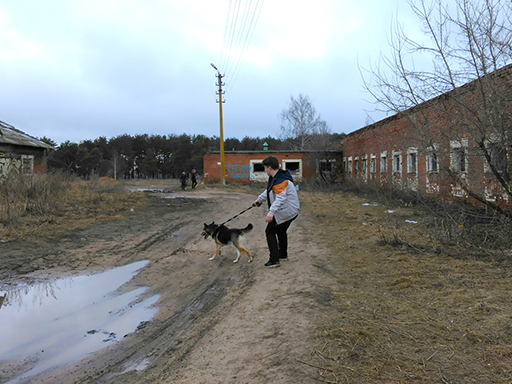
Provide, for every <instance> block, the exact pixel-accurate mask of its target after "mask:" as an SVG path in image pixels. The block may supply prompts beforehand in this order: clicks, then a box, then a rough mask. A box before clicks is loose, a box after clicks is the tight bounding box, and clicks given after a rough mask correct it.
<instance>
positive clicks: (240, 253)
mask: <svg viewBox="0 0 512 384" xmlns="http://www.w3.org/2000/svg"><path fill="white" fill-rule="evenodd" d="M236 252H237V258H236V260H235V261H233V263H238V260H240V256H242V252H243V253H245V254H246V255H247V257H248V258H249V263H250V262H252V257H251V254H250V253H249V251H248V250H247V249H245V248H244V247H242V246H241V245H239V246H238V247H236Z"/></svg>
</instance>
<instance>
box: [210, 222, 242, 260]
mask: <svg viewBox="0 0 512 384" xmlns="http://www.w3.org/2000/svg"><path fill="white" fill-rule="evenodd" d="M251 230H252V224H249V225H247V227H245V228H243V229H235V228H233V229H230V228H228V227H226V226H225V225H224V224H221V225H218V224H215V222H213V223H211V224H206V223H205V224H204V229H203V232H202V235H203V236H204V238H205V239H207V238H208V236H211V237H212V239H213V240H215V244H217V247H216V249H215V254H214V255H213V256H212V257H210V258H209V259H208V260H213V259H215V258H216V257H217V255H218V254H219V253H220V252H219V251H220V247H222V246H224V245H230V244H231V245H233V246H234V247H235V248H236V259H235V260H234V261H233V263H238V260H240V256H241V255H242V252H243V253H245V254H246V255H247V257H248V258H249V263H250V262H251V261H252V257H251V254H250V253H249V251H248V250H247V249H246V248H245V243H246V238H245V234H246V233H248V232H250V231H251Z"/></svg>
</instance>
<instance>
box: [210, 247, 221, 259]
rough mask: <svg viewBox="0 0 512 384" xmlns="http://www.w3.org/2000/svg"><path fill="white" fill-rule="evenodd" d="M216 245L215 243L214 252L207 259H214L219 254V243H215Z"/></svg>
mask: <svg viewBox="0 0 512 384" xmlns="http://www.w3.org/2000/svg"><path fill="white" fill-rule="evenodd" d="M216 245H217V247H216V248H215V254H214V255H213V256H212V257H210V258H209V259H208V260H213V259H215V258H216V257H217V255H218V254H219V249H220V244H219V243H217V244H216Z"/></svg>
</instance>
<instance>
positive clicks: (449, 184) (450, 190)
mask: <svg viewBox="0 0 512 384" xmlns="http://www.w3.org/2000/svg"><path fill="white" fill-rule="evenodd" d="M500 71H501V70H500ZM500 81H501V82H502V84H503V92H502V94H503V95H504V96H505V97H510V98H511V99H512V95H511V93H512V91H511V90H512V67H507V68H504V69H503V71H502V72H500ZM451 95H453V94H446V95H442V96H440V97H438V98H435V99H433V100H430V101H428V102H426V103H423V104H422V105H420V106H418V107H415V108H413V109H410V110H408V111H405V112H404V114H402V115H395V116H392V117H389V118H387V119H384V120H382V121H380V122H377V123H375V124H372V125H370V126H367V127H365V128H362V129H360V130H358V131H356V132H353V133H351V134H349V135H347V136H346V137H345V139H344V143H343V152H344V161H345V172H346V177H348V178H351V179H355V180H360V181H363V182H366V183H374V184H375V185H377V186H382V187H383V186H386V187H389V186H394V187H399V188H403V189H407V190H413V191H417V192H418V193H419V194H424V195H427V196H436V197H437V196H440V197H441V198H443V199H446V200H453V199H456V198H465V199H468V200H470V199H469V196H467V194H466V193H465V192H464V191H463V190H462V189H461V188H458V187H457V185H456V183H454V182H453V179H452V178H451V177H450V176H449V173H448V171H447V170H446V169H445V168H444V166H448V167H450V166H451V164H452V163H451V156H452V154H451V153H452V152H453V149H452V148H451V147H450V143H451V142H452V143H454V142H461V141H462V142H463V143H467V147H466V153H467V162H466V165H467V170H466V172H461V173H460V174H457V176H458V177H460V178H461V180H462V182H463V183H465V185H467V186H468V187H469V188H470V189H471V190H473V191H475V192H476V193H477V194H479V195H482V196H486V198H487V199H488V200H491V201H493V202H496V203H498V204H500V205H504V204H512V201H509V200H508V197H507V195H506V194H505V193H504V191H503V189H502V187H501V186H500V185H499V184H498V183H497V181H496V179H495V177H494V176H493V175H491V174H489V173H488V172H485V171H484V169H485V168H484V162H485V160H484V158H483V156H482V153H481V151H480V150H479V147H478V144H477V141H476V140H477V139H478V137H475V136H478V135H471V134H470V133H469V132H468V129H467V128H466V124H468V123H469V124H473V123H472V120H471V119H474V118H475V116H478V113H479V107H480V106H481V105H482V101H481V98H480V97H479V93H478V92H475V91H474V86H473V85H472V84H471V83H470V84H468V85H466V86H464V87H461V88H460V89H459V92H458V93H457V94H456V95H455V96H454V97H457V98H458V100H459V101H460V100H462V101H463V103H464V104H466V105H471V106H473V107H474V108H472V109H473V110H471V111H465V110H464V109H463V108H461V107H460V105H461V103H459V102H455V101H454V98H452V97H451ZM510 112H512V111H510ZM508 130H509V138H510V137H512V127H508ZM425 133H426V135H425ZM429 143H433V144H435V146H436V149H437V156H438V160H439V161H438V172H436V173H432V172H428V170H427V155H428V154H429V153H430V152H431V148H432V147H431V146H430V145H429ZM414 149H415V150H416V151H417V155H416V164H417V169H416V172H414V173H411V172H408V167H407V156H408V152H411V151H413V150H414ZM383 152H386V155H387V158H386V163H387V171H386V172H381V166H380V163H381V155H382V153H383ZM397 152H400V153H401V166H400V170H401V172H400V173H398V172H393V165H392V161H393V153H397ZM511 152H512V151H511V146H510V143H509V145H508V166H509V171H510V170H511V169H512V162H511V160H512V156H511ZM372 157H374V158H375V163H376V169H375V172H371V169H370V168H371V161H372V160H371V159H372ZM350 158H352V163H351V164H352V169H348V168H349V159H350ZM356 158H358V169H357V170H356V169H355V160H356ZM364 159H366V160H364ZM363 162H366V172H364V171H363V168H364V167H363V164H362V163H363ZM443 164H444V166H443Z"/></svg>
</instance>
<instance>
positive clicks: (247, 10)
mask: <svg viewBox="0 0 512 384" xmlns="http://www.w3.org/2000/svg"><path fill="white" fill-rule="evenodd" d="M253 2H254V0H250V1H245V2H244V4H242V0H235V1H234V2H233V1H232V0H230V2H229V8H228V12H227V18H226V25H225V29H224V39H223V44H222V52H221V60H220V63H221V65H220V66H219V71H221V70H224V72H223V73H224V76H228V77H229V78H230V81H229V82H228V85H229V87H230V88H231V89H232V88H233V84H234V82H235V80H236V78H237V77H238V74H239V72H240V68H241V64H242V62H243V58H244V57H245V54H246V53H247V50H248V48H249V45H250V41H251V40H252V37H253V35H254V31H255V29H256V25H257V23H258V20H259V17H260V14H261V10H262V8H263V3H264V0H257V1H256V5H255V6H254V7H253ZM249 20H250V22H249Z"/></svg>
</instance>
